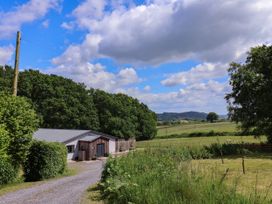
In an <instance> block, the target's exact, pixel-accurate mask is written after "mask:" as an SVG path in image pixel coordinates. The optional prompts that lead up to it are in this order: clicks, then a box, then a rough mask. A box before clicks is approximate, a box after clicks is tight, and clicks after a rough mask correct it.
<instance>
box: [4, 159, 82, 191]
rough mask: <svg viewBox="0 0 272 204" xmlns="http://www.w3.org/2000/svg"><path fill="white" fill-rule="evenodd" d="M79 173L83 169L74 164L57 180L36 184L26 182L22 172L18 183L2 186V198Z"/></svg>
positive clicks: (57, 177) (37, 182)
mask: <svg viewBox="0 0 272 204" xmlns="http://www.w3.org/2000/svg"><path fill="white" fill-rule="evenodd" d="M79 171H81V169H80V168H79V167H78V166H77V165H75V164H73V163H72V164H69V165H68V169H67V171H66V172H65V173H64V174H62V175H58V176H56V177H55V178H51V179H47V180H44V181H36V182H24V178H23V173H22V172H20V174H19V178H18V179H17V181H16V182H14V183H10V184H6V185H0V196H2V195H4V194H6V193H10V192H14V191H17V190H21V189H25V188H30V187H32V186H34V185H41V184H43V183H44V182H48V181H51V180H55V179H59V178H63V177H66V176H73V175H76V174H77V173H78V172H79Z"/></svg>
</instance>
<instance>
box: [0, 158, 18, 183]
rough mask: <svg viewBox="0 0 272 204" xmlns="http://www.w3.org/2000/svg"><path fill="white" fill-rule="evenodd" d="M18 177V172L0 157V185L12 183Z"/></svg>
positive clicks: (6, 160)
mask: <svg viewBox="0 0 272 204" xmlns="http://www.w3.org/2000/svg"><path fill="white" fill-rule="evenodd" d="M17 175H18V170H17V169H16V168H14V166H12V164H11V162H10V161H9V160H8V159H6V158H2V157H0V185H3V184H7V183H11V182H13V181H14V180H15V179H16V177H17Z"/></svg>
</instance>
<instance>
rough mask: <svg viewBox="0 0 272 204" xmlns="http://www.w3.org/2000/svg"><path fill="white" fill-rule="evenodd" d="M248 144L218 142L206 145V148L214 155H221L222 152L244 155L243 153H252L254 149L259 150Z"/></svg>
mask: <svg viewBox="0 0 272 204" xmlns="http://www.w3.org/2000/svg"><path fill="white" fill-rule="evenodd" d="M246 145H248V144H228V143H224V144H218V143H213V144H211V145H209V146H205V149H206V150H207V151H208V152H209V153H210V154H211V155H213V156H214V157H217V156H220V155H221V153H222V155H224V156H229V155H242V154H251V153H253V152H254V151H258V150H257V149H256V150H254V149H252V148H251V147H250V145H249V146H246Z"/></svg>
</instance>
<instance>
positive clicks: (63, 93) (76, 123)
mask: <svg viewBox="0 0 272 204" xmlns="http://www.w3.org/2000/svg"><path fill="white" fill-rule="evenodd" d="M18 94H19V95H21V96H25V97H27V98H29V99H31V100H32V102H33V104H34V105H35V107H36V110H37V112H38V113H39V114H40V115H41V116H42V118H43V122H42V127H47V128H69V129H93V130H97V129H98V127H99V124H98V118H97V113H96V109H95V107H94V103H93V99H92V97H91V96H90V94H89V92H88V91H87V90H86V87H85V86H84V85H83V84H78V83H75V82H73V81H72V80H70V79H66V78H63V77H60V76H56V75H47V74H42V73H40V72H39V71H34V70H28V71H24V72H21V73H20V75H19V89H18Z"/></svg>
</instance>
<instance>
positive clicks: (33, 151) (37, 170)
mask: <svg viewBox="0 0 272 204" xmlns="http://www.w3.org/2000/svg"><path fill="white" fill-rule="evenodd" d="M66 165H67V150H66V147H65V145H63V144H61V143H56V142H44V141H34V142H33V143H32V145H31V147H30V149H29V154H28V156H27V159H26V162H25V163H24V172H25V179H26V181H39V180H43V179H48V178H52V177H55V176H57V175H59V174H63V173H64V171H65V170H66Z"/></svg>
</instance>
